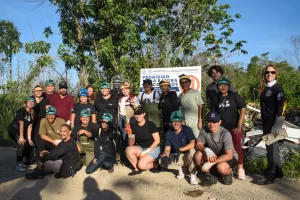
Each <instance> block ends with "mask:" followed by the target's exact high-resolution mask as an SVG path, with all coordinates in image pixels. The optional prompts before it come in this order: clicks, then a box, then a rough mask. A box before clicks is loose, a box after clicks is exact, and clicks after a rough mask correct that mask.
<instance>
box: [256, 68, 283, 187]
mask: <svg viewBox="0 0 300 200" xmlns="http://www.w3.org/2000/svg"><path fill="white" fill-rule="evenodd" d="M278 77H279V73H278V70H277V69H276V67H275V65H272V64H271V65H267V66H266V67H265V68H264V69H263V72H262V74H261V83H260V88H259V92H260V108H261V119H262V122H263V134H264V135H266V134H269V133H273V134H276V133H278V132H279V129H280V128H282V124H283V122H284V116H283V113H284V109H283V106H284V91H283V88H282V86H281V85H280V84H279V83H278V82H277V81H278ZM278 145H279V143H278V141H276V142H274V143H272V144H270V145H267V146H266V149H267V160H268V168H267V170H266V173H265V177H264V178H263V179H259V180H258V181H257V184H272V183H274V182H275V178H282V177H283V172H282V164H281V160H280V156H279V150H278Z"/></svg>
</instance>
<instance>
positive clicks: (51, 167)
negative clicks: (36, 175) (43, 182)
mask: <svg viewBox="0 0 300 200" xmlns="http://www.w3.org/2000/svg"><path fill="white" fill-rule="evenodd" d="M61 165H62V160H55V161H53V160H49V161H46V162H45V163H44V164H43V166H42V168H43V171H44V172H45V174H49V173H51V172H53V173H58V172H59V169H60V166H61Z"/></svg>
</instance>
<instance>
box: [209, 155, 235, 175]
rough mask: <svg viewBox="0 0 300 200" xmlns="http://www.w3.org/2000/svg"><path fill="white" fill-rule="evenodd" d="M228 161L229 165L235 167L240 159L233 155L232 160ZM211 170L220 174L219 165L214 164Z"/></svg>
mask: <svg viewBox="0 0 300 200" xmlns="http://www.w3.org/2000/svg"><path fill="white" fill-rule="evenodd" d="M226 162H227V164H228V165H229V167H230V168H234V167H235V166H237V164H238V160H237V159H236V158H235V157H233V158H232V159H231V160H228V161H226ZM210 172H211V173H212V174H215V175H217V174H218V169H217V165H214V166H213V167H212V168H211V170H210Z"/></svg>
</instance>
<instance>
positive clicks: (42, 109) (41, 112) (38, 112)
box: [33, 96, 51, 121]
mask: <svg viewBox="0 0 300 200" xmlns="http://www.w3.org/2000/svg"><path fill="white" fill-rule="evenodd" d="M33 98H34V97H33ZM47 105H51V103H50V101H49V99H47V98H46V97H45V96H43V98H42V100H41V101H40V102H39V103H37V104H35V106H34V107H33V109H34V111H35V116H36V119H35V121H40V120H41V119H43V118H45V117H46V106H47Z"/></svg>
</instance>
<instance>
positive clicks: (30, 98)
mask: <svg viewBox="0 0 300 200" xmlns="http://www.w3.org/2000/svg"><path fill="white" fill-rule="evenodd" d="M25 101H34V102H35V98H34V97H33V96H28V97H26V99H25Z"/></svg>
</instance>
